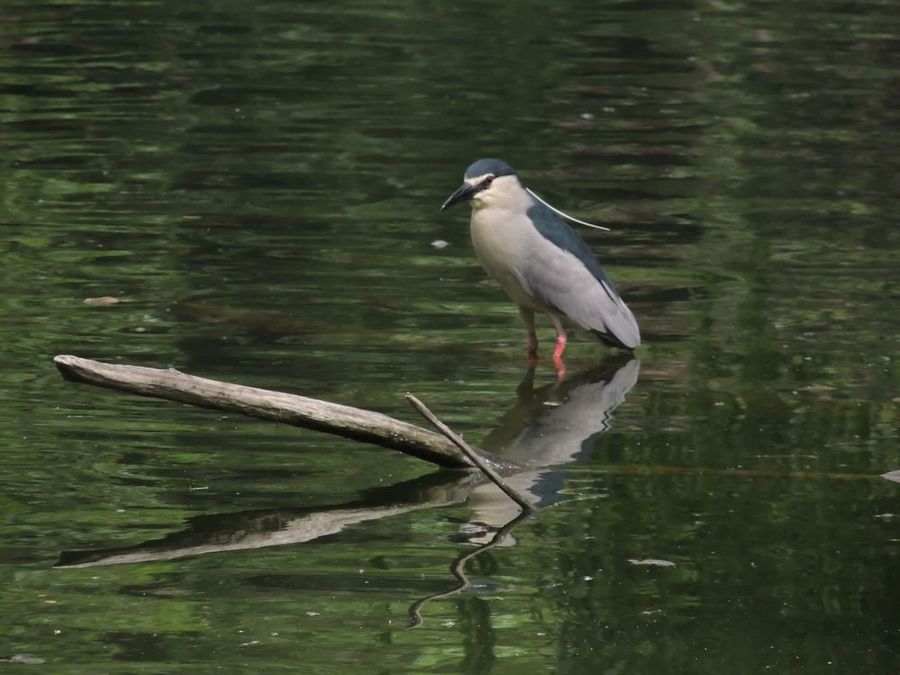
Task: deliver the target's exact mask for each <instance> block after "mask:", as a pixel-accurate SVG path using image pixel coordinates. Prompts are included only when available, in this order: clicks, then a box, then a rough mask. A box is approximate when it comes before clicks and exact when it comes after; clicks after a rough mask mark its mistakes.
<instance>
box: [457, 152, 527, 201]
mask: <svg viewBox="0 0 900 675" xmlns="http://www.w3.org/2000/svg"><path fill="white" fill-rule="evenodd" d="M521 191H522V185H521V184H520V183H519V178H518V176H516V172H515V171H513V168H512V167H511V166H510V165H509V164H507V163H506V162H504V161H503V160H502V159H479V160H478V161H477V162H473V163H472V164H471V165H470V166H469V168H468V169H466V173H465V175H464V176H463V184H462V185H460V186H459V188H458V189H457V190H456V192H454V193H453V194H452V195H450V196H449V197H447V200H446V201H445V202H444V203H443V204H442V205H441V211H445V210H447V209H449V208H450V207H451V206H453V205H454V204H458V203H459V202H465V201H467V202H469V203H470V204H471V206H472V208H473V209H480V208H483V207H485V206H492V205H497V204H502V203H503V202H504V200H508V199H511V198H512V197H513V196H514V195H515V194H518V193H519V192H521Z"/></svg>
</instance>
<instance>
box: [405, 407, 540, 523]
mask: <svg viewBox="0 0 900 675" xmlns="http://www.w3.org/2000/svg"><path fill="white" fill-rule="evenodd" d="M406 400H407V401H409V402H410V403H411V404H412V406H413V408H415V409H416V410H417V411H418V412H419V414H420V415H422V417H424V418H425V419H426V420H428V421H429V422H431V424H433V425H434V427H435V428H436V429H437V430H438V431H440V432H441V433H442V434H444V436H446V437H447V438H448V439H449V440H450V442H452V443H453V445H455V446H456V447H457V448H459V449H460V450H461V451H462V452H463V453H464V454H465V455H466V457H468V458H469V461H470V462H472V464H474V465H475V466H477V467H478V468H479V469H481V471H482V473H483V474H484V475H485V476H487V477H488V478H489V479H490V480H491V481H492V482H493V483H494V485H496V486H497V487H498V488H500V489H501V490H503V492H505V493H506V495H507V496H508V497H509V498H510V499H512V500H513V501H514V502H516V503H517V504H518V505H519V506H521V507H522V510H523V511H525V512H526V513H531V512H532V511H534V506H533V505H532V503H531V502H530V501H528V498H527V497H525V495H523V494H522V493H521V492H519V491H518V490H516V488H514V487H513V486H512V485H510V484H509V483H507V482H506V481H505V480H503V479H502V478H501V477H500V475H499V474H498V473H497V472H496V471H494V470H493V469H492V468H491V467H490V466H488V464H487V462H486V461H485V460H484V459H483V458H482V457H480V456H479V454H478V453H477V452H475V450H473V449H472V446H470V445H469V444H468V443H466V442H465V441H464V440H463V439H462V438H461V437H460V436H458V435H457V434H456V433H454V432H453V430H452V429H451V428H450V427H448V426H447V425H446V424H444V423H443V422H441V420H439V419H438V417H437V416H436V415H435V414H434V413H433V412H431V410H429V409H428V406H426V405H425V404H424V403H422V401H420V400H419V399H417V398H416V397H415V396H413V395H412V394H410V393H409V392H407V394H406Z"/></svg>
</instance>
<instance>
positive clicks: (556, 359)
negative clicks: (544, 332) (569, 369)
mask: <svg viewBox="0 0 900 675" xmlns="http://www.w3.org/2000/svg"><path fill="white" fill-rule="evenodd" d="M550 319H551V320H552V321H553V326H554V328H556V349H554V350H553V365H554V366H555V367H556V377H557V379H562V377H563V376H564V375H565V374H566V364H565V363H564V362H563V352H565V351H566V342H568V340H567V339H566V331H565V329H564V328H563V327H562V323H561V322H560V320H559V317H556V316H553V315H552V314H551V315H550Z"/></svg>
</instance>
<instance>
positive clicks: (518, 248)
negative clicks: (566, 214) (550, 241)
mask: <svg viewBox="0 0 900 675" xmlns="http://www.w3.org/2000/svg"><path fill="white" fill-rule="evenodd" d="M470 232H471V235H472V246H473V247H474V248H475V255H476V256H477V257H478V261H479V262H480V263H481V265H482V266H483V267H484V269H485V270H487V273H488V274H490V275H491V276H492V277H493V278H494V279H496V280H497V282H498V283H499V284H500V285H501V286H502V287H503V290H504V291H506V293H507V295H509V297H510V298H512V300H513V301H514V302H515V303H516V304H518V305H520V306H523V307H530V308H532V309H538V310H543V309H544V308H543V307H542V306H540V305H539V304H536V303H535V301H534V300H533V299H532V298H531V297H530V295H529V294H528V293H527V292H526V291H525V289H524V288H522V285H521V284H520V282H519V278H520V277H519V275H517V274H516V270H524V269H525V267H526V266H527V265H528V264H529V251H530V249H531V247H532V246H533V241H532V240H533V238H534V237H535V236H540V235H539V234H538V233H537V232H536V231H535V230H534V227H533V226H532V225H531V223H530V222H529V221H528V220H527V219H526V218H524V217H522V216H519V217H516V215H515V214H514V213H512V212H510V211H508V210H506V209H501V208H481V209H473V211H472V220H471V223H470Z"/></svg>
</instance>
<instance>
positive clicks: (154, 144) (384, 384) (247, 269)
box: [0, 1, 900, 673]
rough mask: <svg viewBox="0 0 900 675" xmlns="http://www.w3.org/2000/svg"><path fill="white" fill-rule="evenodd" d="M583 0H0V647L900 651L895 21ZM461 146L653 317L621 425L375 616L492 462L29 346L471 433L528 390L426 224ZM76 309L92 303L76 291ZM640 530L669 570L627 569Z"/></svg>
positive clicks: (304, 661) (444, 662)
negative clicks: (120, 378)
mask: <svg viewBox="0 0 900 675" xmlns="http://www.w3.org/2000/svg"><path fill="white" fill-rule="evenodd" d="M576 4H577V3H572V2H563V3H555V4H553V5H552V6H548V5H546V4H540V5H539V4H537V3H517V4H515V5H503V4H496V3H495V4H493V5H485V4H484V3H480V4H476V3H470V2H462V3H455V4H454V5H453V7H445V6H439V5H434V4H430V3H424V4H423V3H401V4H396V3H390V4H389V3H359V2H344V3H338V4H336V5H335V4H332V5H328V6H325V5H318V4H315V3H301V4H297V3H286V2H274V1H266V2H260V3H253V4H252V5H248V4H246V3H218V4H213V5H203V6H202V7H194V6H192V5H191V6H182V5H177V4H172V3H165V2H161V3H155V2H143V3H134V2H129V3H119V2H109V3H100V4H90V3H88V4H85V3H63V2H54V3H44V4H42V3H31V2H29V3H25V2H12V3H7V4H6V7H5V8H4V10H3V21H2V22H0V60H2V63H3V68H2V69H0V70H2V74H0V123H2V129H3V140H4V148H5V153H4V156H5V162H4V171H3V174H2V183H0V226H2V228H3V235H4V236H3V237H2V240H0V253H2V256H3V267H2V269H3V279H4V282H5V290H6V292H5V293H4V294H3V296H2V298H0V315H2V318H3V321H2V322H0V344H2V347H0V349H2V354H3V357H4V363H5V364H6V367H5V368H4V369H3V372H2V373H0V382H2V384H3V385H4V386H3V387H2V388H0V422H2V423H0V439H2V440H3V445H4V448H5V451H4V453H3V454H2V455H0V469H2V475H3V476H4V478H5V480H4V490H3V495H2V497H0V534H2V536H0V541H2V544H0V551H2V564H0V575H2V581H3V584H2V586H3V589H4V590H3V591H2V604H3V606H4V607H5V608H7V609H6V616H7V620H6V622H5V624H6V625H5V627H4V628H5V629H4V631H3V632H2V638H0V658H2V659H14V660H15V658H14V657H20V658H21V657H23V656H24V657H26V658H31V659H40V660H42V661H44V663H45V664H50V665H51V666H52V670H53V671H54V672H84V671H85V670H86V669H91V670H94V671H97V672H141V671H147V672H154V673H158V672H183V671H184V669H185V668H186V667H190V669H192V670H196V671H198V672H204V671H206V670H210V671H211V670H214V669H216V668H221V669H224V670H226V671H233V672H244V671H253V670H266V669H275V668H298V667H299V665H302V666H303V668H304V669H305V670H307V671H309V672H341V673H343V672H372V671H377V672H426V671H433V672H489V671H490V672H497V673H502V672H508V671H513V670H515V671H517V672H543V671H545V670H550V669H556V670H559V671H563V672H570V673H576V672H586V673H587V672H590V673H594V672H598V671H600V672H605V671H613V672H657V671H658V672H691V673H706V672H709V673H721V672H748V673H750V672H752V673H757V672H761V671H764V670H765V669H767V668H768V669H771V670H774V671H775V672H808V673H819V672H823V671H825V670H827V669H829V668H832V669H834V670H835V671H840V672H893V671H895V670H896V669H897V666H898V663H897V659H896V656H895V654H896V653H897V651H898V633H897V626H898V616H897V610H896V603H895V602H893V600H892V593H891V591H892V589H893V588H895V587H896V585H897V584H896V573H895V572H894V570H895V569H896V561H897V541H898V537H900V535H898V531H897V523H898V522H900V516H898V515H897V507H896V503H897V502H896V484H893V483H889V482H887V481H883V480H880V479H878V478H877V476H878V475H879V474H881V473H884V472H885V471H889V470H892V469H897V468H900V467H898V466H897V462H898V459H897V453H896V447H897V437H898V433H897V429H898V410H897V406H898V401H897V392H898V380H900V374H898V368H897V354H898V349H897V334H898V328H900V321H898V316H900V314H898V312H897V302H896V301H897V294H898V290H897V289H898V282H900V272H898V270H900V260H898V250H900V249H898V241H897V233H896V228H895V227H893V225H894V222H893V221H894V219H895V214H896V213H897V212H898V206H900V205H898V199H897V192H896V160H895V157H896V155H897V148H898V132H897V128H898V126H897V119H896V110H897V108H898V101H897V94H896V92H897V91H898V88H897V86H896V84H897V82H896V76H895V70H894V69H895V65H896V64H895V62H894V61H893V58H892V55H893V53H895V51H896V49H895V48H894V47H895V44H894V43H895V42H896V38H895V36H894V35H893V34H892V33H891V31H890V30H889V28H888V27H889V25H890V20H891V19H892V17H893V14H894V9H893V7H892V5H890V4H888V3H881V2H863V3H855V4H853V5H847V4H838V3H824V4H823V3H819V4H813V3H807V2H799V3H790V4H784V3H782V4H781V5H777V6H775V5H772V6H761V5H752V4H748V3H743V2H728V3H707V4H700V5H696V6H691V5H685V6H681V7H663V6H654V5H651V4H648V3H641V2H637V3H624V4H623V3H620V4H609V3H607V4H603V5H600V6H596V7H593V6H592V7H587V6H584V7H581V6H576ZM483 155H498V156H502V157H504V158H506V159H508V160H509V161H510V162H511V163H512V164H513V165H514V166H516V167H517V168H518V169H519V170H520V172H521V173H522V174H523V176H524V177H525V178H526V180H527V181H528V183H529V184H530V185H531V186H532V187H534V188H535V189H538V191H539V192H540V193H541V194H542V195H544V196H546V197H547V198H548V199H551V201H552V202H553V203H555V204H559V205H560V206H562V207H564V208H566V209H567V210H569V211H571V212H573V213H575V214H577V215H579V216H582V217H585V218H587V219H588V220H594V221H598V220H599V221H602V222H605V223H607V224H609V225H610V226H612V227H613V228H614V230H613V232H612V233H610V234H608V235H603V234H598V233H593V232H588V233H586V234H585V236H586V238H587V239H588V240H589V241H590V243H591V244H592V245H593V246H594V247H595V248H596V249H597V250H598V251H600V253H601V258H602V259H603V260H604V261H605V263H606V264H607V266H608V267H609V269H610V271H611V273H612V274H613V276H614V277H615V278H616V280H617V281H619V283H620V286H621V287H622V289H623V292H624V293H625V294H626V297H627V298H628V301H629V304H630V305H631V306H632V307H633V309H634V310H635V313H636V314H637V316H638V317H639V320H640V321H641V324H642V332H643V333H644V335H645V339H646V345H645V346H644V347H643V348H642V349H641V350H640V352H639V355H640V358H641V371H640V380H639V381H638V384H637V386H636V387H635V388H634V389H633V390H631V392H630V393H629V394H628V396H627V399H626V401H625V403H624V404H622V405H621V406H620V407H619V408H618V409H617V410H616V412H615V422H614V426H613V428H612V430H610V431H608V432H606V433H605V434H602V435H591V436H588V437H586V438H588V440H587V441H586V442H584V443H583V444H582V447H581V449H582V450H583V453H582V454H581V455H579V456H578V457H577V458H576V459H575V461H572V462H570V463H568V464H566V465H564V466H563V467H562V468H560V469H557V470H555V471H552V472H550V473H549V474H547V475H546V476H545V478H544V479H543V482H542V483H541V484H540V487H541V489H542V490H543V491H544V493H543V494H544V495H545V496H546V497H547V499H550V500H552V499H554V498H555V499H559V501H558V503H556V504H555V505H553V506H552V507H549V508H547V509H546V510H544V511H542V512H540V513H539V514H538V515H536V516H535V517H533V518H532V519H530V520H529V521H526V522H525V523H522V524H520V525H519V526H518V527H517V528H516V529H515V531H514V533H513V538H512V540H511V541H509V542H508V544H509V545H506V546H499V547H496V548H494V549H491V550H489V551H486V552H484V553H483V554H482V555H481V556H479V557H477V558H476V559H475V560H473V561H472V563H470V566H469V567H468V571H469V574H470V577H471V578H472V581H473V587H472V588H471V589H470V590H469V591H467V592H466V593H464V594H462V595H460V596H456V597H451V598H447V599H444V600H436V601H434V602H431V603H430V604H428V605H427V610H426V612H425V617H424V618H425V623H424V624H423V626H422V627H421V628H419V629H416V630H414V631H407V630H406V629H405V626H406V622H407V616H406V612H407V609H408V607H409V605H410V604H411V603H412V602H414V601H415V600H417V599H419V598H421V597H424V596H426V595H429V594H433V593H438V592H440V591H442V590H446V589H447V588H449V587H451V586H452V584H453V581H452V579H451V577H450V575H449V572H448V571H447V566H448V565H449V563H450V561H451V560H453V559H454V558H455V557H457V556H458V555H460V553H461V552H466V551H468V550H470V549H471V547H472V543H471V542H472V541H473V540H474V539H477V538H479V537H482V536H485V532H484V528H483V527H482V529H481V530H479V526H478V523H479V522H480V523H482V525H484V524H485V523H487V524H492V525H493V526H496V525H497V522H492V521H490V520H485V519H486V518H487V516H486V515H485V513H488V512H489V511H486V510H485V509H486V508H487V506H490V505H491V504H492V503H493V502H491V501H490V499H486V497H485V495H484V488H478V489H476V490H475V491H474V492H469V491H468V488H467V489H465V490H463V491H462V492H459V493H458V492H454V491H453V490H451V489H450V488H449V487H447V486H446V485H443V484H441V483H440V481H438V484H432V483H431V482H430V481H433V480H435V479H434V478H433V477H430V476H426V474H428V472H429V469H428V468H427V467H425V466H420V465H419V464H417V463H415V462H413V461H411V460H407V459H405V458H403V457H399V456H398V457H394V456H391V455H385V454H384V453H383V452H381V451H378V450H375V449H369V448H364V447H357V446H354V445H353V444H351V443H349V442H345V441H341V440H333V439H331V438H327V437H322V436H320V435H316V434H313V433H311V432H309V433H307V432H300V431H295V430H291V429H279V428H276V427H274V425H269V426H267V425H264V424H260V423H256V422H252V421H247V420H240V419H236V418H233V417H223V416H221V415H217V414H213V413H209V412H206V411H202V410H196V409H190V408H185V407H181V406H177V405H174V404H166V403H162V402H156V401H146V400H134V399H130V398H127V397H124V396H115V395H111V394H105V393H103V392H99V391H90V390H88V389H86V388H74V387H72V386H71V385H66V384H65V383H62V382H61V381H60V380H59V378H58V377H57V375H56V374H55V372H54V371H53V370H52V367H51V365H50V363H49V358H50V356H52V355H53V354H56V353H62V352H68V353H76V354H80V355H84V356H89V357H93V358H99V359H106V360H118V361H122V362H135V363H143V364H147V365H155V366H161V367H165V366H169V365H172V366H176V367H178V368H181V369H184V370H187V371H190V372H193V373H198V374H206V375H209V376H213V377H218V378H221V379H230V380H234V381H239V382H242V383H245V384H253V385H258V386H265V387H270V388H275V389H284V390H288V391H295V392H298V393H304V394H308V395H312V396H318V397H322V398H326V399H331V400H336V401H342V402H346V403H350V404H354V405H360V406H365V407H370V408H375V409H379V410H382V411H385V412H388V413H390V414H394V415H397V416H402V417H405V418H409V419H411V414H410V413H409V412H408V411H407V410H406V408H405V404H404V402H403V401H402V393H403V392H404V391H407V390H410V391H414V392H415V393H416V394H417V395H419V396H420V397H422V398H423V399H424V400H426V401H427V402H428V403H429V404H430V405H432V406H433V407H434V408H435V409H436V410H437V411H439V412H440V413H441V414H442V416H443V417H444V418H445V419H446V420H447V421H448V422H449V423H451V424H453V426H454V427H455V428H457V429H459V430H461V431H463V432H465V433H466V434H467V437H469V438H473V439H478V440H480V439H481V438H484V437H485V436H487V435H488V434H489V432H491V431H492V430H495V429H496V427H497V426H498V425H500V422H501V418H503V419H504V420H505V422H509V420H510V419H511V418H514V417H516V415H514V414H512V413H510V412H509V411H510V410H511V409H513V408H516V409H518V408H521V406H522V405H523V402H522V400H521V398H520V399H518V400H517V397H516V393H515V392H516V388H517V386H519V383H520V381H521V380H522V377H523V374H524V368H525V366H524V363H523V359H522V352H523V345H522V343H523V341H524V335H523V331H522V328H521V326H520V325H519V319H518V315H517V313H516V311H515V309H514V308H513V307H511V306H510V305H509V304H508V303H507V301H506V300H505V299H504V298H503V297H502V295H501V294H500V292H499V291H498V290H497V289H496V288H495V287H494V286H493V285H492V284H491V283H489V282H488V281H487V280H485V278H484V274H483V272H482V271H481V270H480V269H479V268H478V267H477V264H476V263H475V261H474V259H473V257H472V254H471V251H470V250H469V246H468V243H467V233H466V229H465V223H464V220H465V219H464V216H463V215H462V214H460V213H456V214H445V215H444V216H441V217H439V216H438V215H437V213H436V211H437V207H438V205H439V204H440V203H441V200H442V199H443V198H444V197H445V196H446V194H447V193H448V192H449V190H451V189H453V188H454V187H455V186H456V185H457V183H458V180H459V176H460V175H461V173H462V171H463V169H464V167H465V166H466V165H467V164H468V163H469V162H470V161H471V160H472V159H474V158H476V157H479V156H483ZM436 239H443V240H445V241H447V242H448V243H449V246H448V247H447V248H444V249H436V248H433V247H432V246H431V245H430V243H431V242H432V241H434V240H436ZM105 296H111V297H115V298H117V299H119V300H121V302H118V303H117V304H85V303H84V302H83V300H84V299H86V298H98V297H105ZM544 331H545V333H544V334H545V335H548V336H549V330H548V327H546V326H544ZM570 354H571V356H570V362H569V367H570V369H571V370H572V372H573V373H576V374H577V373H579V372H582V371H585V370H588V369H590V368H591V367H592V366H594V365H595V364H596V363H597V362H598V360H599V355H598V350H597V348H596V346H594V345H593V344H589V343H588V342H587V341H586V340H580V341H578V342H576V343H574V344H573V345H572V346H571V348H570ZM535 377H536V386H537V387H538V388H539V390H540V387H541V386H542V385H544V384H549V383H551V381H552V373H551V371H550V369H549V367H547V366H546V365H543V366H541V367H540V368H539V370H538V372H537V373H536V376H535ZM540 391H543V392H544V393H543V394H541V396H545V395H549V396H552V393H548V390H540ZM517 407H518V408H517ZM526 408H527V406H526ZM538 410H540V408H538ZM593 411H594V414H595V415H596V414H599V408H594V409H593ZM532 412H534V410H532ZM507 413H509V414H507ZM504 416H505V417H504ZM584 420H588V421H590V419H589V416H585V417H584V418H582V421H584ZM571 424H572V425H574V424H575V421H571ZM513 436H514V434H512V432H511V431H510V428H509V427H506V428H504V429H502V430H500V431H498V432H497V433H495V434H494V435H493V438H495V439H498V438H502V439H505V440H508V439H509V438H511V437H513ZM553 448H556V449H558V446H553ZM568 459H569V458H567V461H568ZM559 461H560V462H562V461H563V460H562V459H559ZM423 476H425V477H424V478H423ZM420 479H421V480H424V481H425V482H426V484H424V485H423V484H422V483H420V482H417V481H419V480H420ZM441 480H443V479H441ZM397 486H400V487H397ZM379 489H380V490H379ZM479 490H481V492H479ZM553 495H555V496H556V497H553ZM460 499H465V500H466V501H464V502H463V501H459V500H460ZM440 500H443V501H442V502H441V501H440ZM437 502H440V505H439V504H438V503H437ZM401 503H402V504H404V505H406V506H407V507H409V508H408V509H406V510H404V509H399V510H397V511H396V512H395V513H392V515H391V516H390V517H387V515H386V514H379V515H380V517H378V518H372V519H369V520H360V521H358V522H356V523H352V524H349V525H347V526H346V527H345V528H344V529H342V530H340V531H336V532H333V533H330V534H327V535H326V536H324V537H322V538H319V539H315V540H312V541H310V542H309V543H304V544H294V545H286V546H269V547H265V548H259V549H253V548H250V549H244V550H232V551H216V552H211V553H208V554H207V555H195V556H192V557H187V558H183V559H178V560H175V561H159V560H156V561H147V562H140V563H135V564H130V565H119V566H103V567H91V568H84V569H52V565H53V564H54V563H55V562H56V561H57V558H58V556H59V554H60V552H64V551H66V552H72V551H85V550H88V551H96V550H105V549H127V548H129V547H131V548H133V547H136V546H140V545H141V544H143V543H144V542H148V541H156V540H161V539H165V538H166V537H173V536H179V534H180V533H183V532H184V531H185V530H190V528H194V531H200V532H206V533H207V534H209V533H213V534H219V535H220V536H225V535H223V534H222V533H223V530H222V529H216V528H221V527H222V526H223V520H224V523H225V525H227V527H229V528H231V529H230V530H225V531H227V532H231V533H232V535H233V533H234V532H235V531H236V530H240V528H241V527H245V528H247V529H248V530H249V531H250V532H251V533H252V532H255V531H256V530H254V529H253V527H260V525H259V523H260V522H266V523H267V524H268V525H267V526H270V527H271V528H273V529H271V530H270V531H272V532H275V533H276V534H277V533H279V532H282V531H283V530H280V529H279V527H281V525H282V523H281V521H279V520H278V519H279V518H286V517H297V516H298V514H300V515H308V514H310V513H313V514H315V513H321V512H323V510H324V511H325V512H331V513H332V514H333V513H334V511H335V509H344V511H346V510H348V509H351V508H358V507H360V505H362V506H363V507H365V508H368V509H375V508H387V506H388V505H394V506H396V505H397V504H401ZM486 505H487V506H486ZM414 506H415V507H417V508H413V507H414ZM419 507H420V508H419ZM500 512H501V515H502V513H504V512H503V509H502V508H501V509H500ZM246 514H254V518H256V520H254V521H253V522H254V523H255V525H253V526H252V527H251V525H248V524H247V521H242V520H240V518H241V517H243V516H244V515H246ZM285 514H287V515H285ZM214 525H215V527H214ZM488 529H489V528H488ZM229 536H231V535H229ZM646 558H658V559H663V560H668V561H671V562H674V563H675V566H674V567H653V566H637V565H633V564H631V563H629V560H641V559H646Z"/></svg>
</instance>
